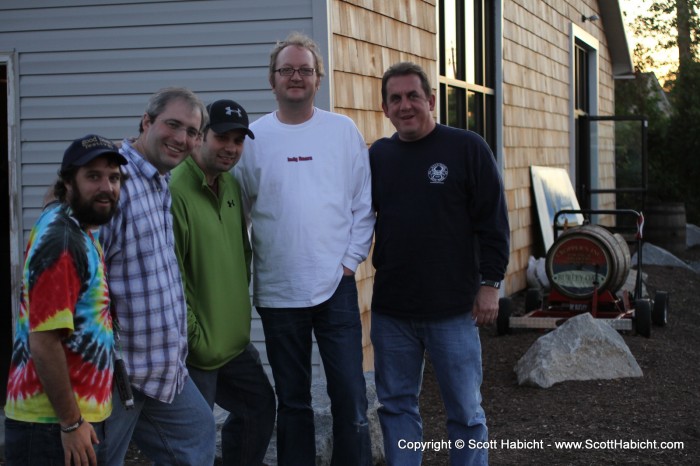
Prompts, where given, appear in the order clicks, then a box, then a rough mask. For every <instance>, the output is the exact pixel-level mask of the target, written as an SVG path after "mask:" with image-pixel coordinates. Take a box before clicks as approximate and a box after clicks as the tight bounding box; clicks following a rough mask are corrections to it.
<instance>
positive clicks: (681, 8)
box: [632, 0, 700, 73]
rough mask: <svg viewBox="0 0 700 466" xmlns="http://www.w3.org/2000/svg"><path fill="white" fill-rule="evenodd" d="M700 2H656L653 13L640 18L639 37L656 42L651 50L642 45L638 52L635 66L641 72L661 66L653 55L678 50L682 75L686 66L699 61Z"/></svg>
mask: <svg viewBox="0 0 700 466" xmlns="http://www.w3.org/2000/svg"><path fill="white" fill-rule="evenodd" d="M698 10H700V0H655V1H653V2H652V3H651V4H650V5H649V11H648V12H646V13H643V14H641V15H639V16H638V17H637V18H635V20H634V22H633V23H632V33H633V34H634V36H635V37H639V38H646V39H652V40H653V43H654V44H655V45H654V46H652V47H651V48H647V47H645V46H644V45H641V44H638V45H637V46H636V48H635V65H636V66H638V67H639V69H640V71H649V70H650V69H652V68H654V67H655V66H658V65H660V64H667V63H656V62H655V60H654V59H653V57H652V54H653V52H655V51H661V50H671V49H676V50H677V51H678V62H676V63H677V65H678V73H682V71H683V69H684V67H685V65H686V64H687V63H689V62H691V61H697V59H698V53H699V52H700V50H699V48H698V39H700V21H699V18H698Z"/></svg>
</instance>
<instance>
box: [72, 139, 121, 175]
mask: <svg viewBox="0 0 700 466" xmlns="http://www.w3.org/2000/svg"><path fill="white" fill-rule="evenodd" d="M108 154H112V155H114V156H115V157H116V160H117V163H119V165H126V164H127V160H126V158H124V156H123V155H122V154H120V153H119V148H117V146H115V145H114V143H113V142H112V141H110V140H109V139H107V138H104V137H102V136H98V135H97V134H88V135H87V136H83V137H82V138H79V139H76V140H75V141H73V142H72V143H71V145H70V146H68V149H66V151H65V152H64V153H63V162H62V163H61V171H66V170H68V169H69V168H71V167H82V166H83V165H86V164H88V163H90V162H92V161H93V160H94V159H95V158H97V157H99V156H101V155H108Z"/></svg>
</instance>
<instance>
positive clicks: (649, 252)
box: [632, 243, 694, 271]
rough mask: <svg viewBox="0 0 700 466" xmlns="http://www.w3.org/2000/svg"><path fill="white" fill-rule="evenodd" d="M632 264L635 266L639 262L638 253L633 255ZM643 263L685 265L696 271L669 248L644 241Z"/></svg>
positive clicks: (672, 265) (684, 266)
mask: <svg viewBox="0 0 700 466" xmlns="http://www.w3.org/2000/svg"><path fill="white" fill-rule="evenodd" d="M632 264H634V265H635V266H636V264H637V253H635V254H634V255H633V256H632ZM642 265H668V266H671V267H683V268H686V269H688V270H692V271H694V269H693V268H692V267H691V266H689V265H688V264H686V263H685V262H683V261H682V260H680V259H679V258H677V257H676V256H674V255H673V254H671V253H670V252H668V251H667V250H665V249H663V248H660V247H658V246H655V245H653V244H651V243H644V245H643V246H642Z"/></svg>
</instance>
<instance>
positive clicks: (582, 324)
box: [514, 313, 642, 388]
mask: <svg viewBox="0 0 700 466" xmlns="http://www.w3.org/2000/svg"><path fill="white" fill-rule="evenodd" d="M514 370H515V373H516V374H517V376H518V383H519V384H520V385H534V386H538V387H542V388H548V387H551V386H552V385H554V384H555V383H559V382H564V381H567V380H597V379H617V378H622V377H641V376H642V370H641V368H640V367H639V364H637V361H636V360H635V359H634V356H632V353H631V352H630V350H629V348H628V347H627V344H626V343H625V341H624V340H623V338H622V337H621V336H620V334H619V333H618V332H617V331H616V330H614V329H613V328H612V327H611V326H610V325H608V324H607V323H605V322H603V321H600V320H596V319H594V318H593V316H592V315H591V314H590V313H584V314H580V315H578V316H576V317H572V318H571V319H568V320H567V321H566V322H565V323H564V324H562V325H561V326H560V327H559V328H557V329H556V330H553V331H552V332H549V333H547V334H546V335H544V336H542V337H540V338H539V339H538V340H537V341H536V342H535V343H534V344H533V345H532V346H531V347H530V349H528V351H527V352H526V353H525V355H524V356H523V357H522V358H521V359H520V360H519V361H518V363H517V364H516V365H515V368H514Z"/></svg>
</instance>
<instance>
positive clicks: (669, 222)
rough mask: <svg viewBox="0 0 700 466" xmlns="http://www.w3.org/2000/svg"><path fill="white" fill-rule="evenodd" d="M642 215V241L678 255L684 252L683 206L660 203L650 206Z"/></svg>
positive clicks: (672, 203)
mask: <svg viewBox="0 0 700 466" xmlns="http://www.w3.org/2000/svg"><path fill="white" fill-rule="evenodd" d="M643 214H644V231H643V235H644V241H646V242H647V243H651V244H653V245H654V246H658V247H660V248H663V249H665V250H667V251H668V252H670V253H672V254H680V253H682V252H683V251H685V250H686V239H685V232H686V218H685V204H684V203H682V202H662V203H658V204H651V205H649V207H647V209H646V210H645V211H644V212H643Z"/></svg>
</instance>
